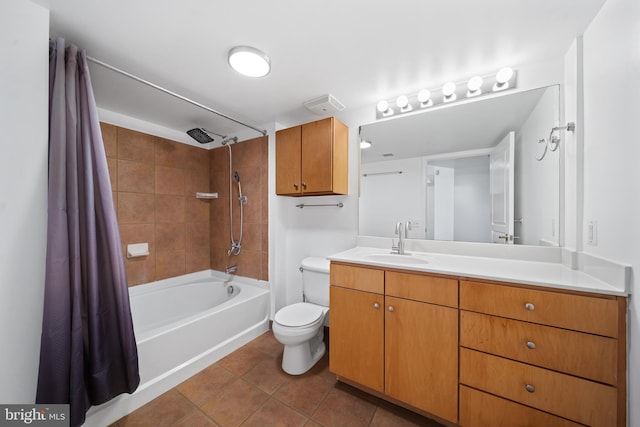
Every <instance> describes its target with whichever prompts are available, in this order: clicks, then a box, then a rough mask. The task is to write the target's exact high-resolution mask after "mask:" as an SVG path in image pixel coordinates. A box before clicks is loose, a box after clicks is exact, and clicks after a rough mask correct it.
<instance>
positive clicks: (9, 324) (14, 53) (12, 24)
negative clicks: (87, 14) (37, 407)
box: [0, 0, 49, 403]
mask: <svg viewBox="0 0 640 427" xmlns="http://www.w3.org/2000/svg"><path fill="white" fill-rule="evenodd" d="M48 40H49V11H48V10H46V9H44V8H42V7H40V6H37V5H35V4H33V3H31V2H30V1H24V0H4V1H3V3H2V13H0V58H2V60H1V63H2V65H1V66H0V141H1V142H0V236H2V237H1V238H0V343H2V344H0V345H1V346H2V350H1V351H0V378H2V380H1V381H0V402H2V403H30V402H34V401H35V391H36V382H37V375H38V362H39V355H40V332H41V330H42V301H43V296H44V293H43V292H44V264H45V250H46V225H47V224H46V220H47V214H46V210H47V162H48V159H47V156H48V143H47V135H48V75H49V72H48V70H49V55H48V49H49V42H48Z"/></svg>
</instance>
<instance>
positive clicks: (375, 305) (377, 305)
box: [373, 302, 380, 310]
mask: <svg viewBox="0 0 640 427" xmlns="http://www.w3.org/2000/svg"><path fill="white" fill-rule="evenodd" d="M373 308H375V309H376V310H377V309H379V308H380V304H378V303H377V302H376V303H374V304H373Z"/></svg>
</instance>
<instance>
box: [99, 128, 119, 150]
mask: <svg viewBox="0 0 640 427" xmlns="http://www.w3.org/2000/svg"><path fill="white" fill-rule="evenodd" d="M100 130H101V131H102V142H103V143H104V152H105V154H106V155H107V157H117V155H118V137H117V128H116V126H114V125H110V124H108V123H100Z"/></svg>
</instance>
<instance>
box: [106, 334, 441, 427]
mask: <svg viewBox="0 0 640 427" xmlns="http://www.w3.org/2000/svg"><path fill="white" fill-rule="evenodd" d="M281 360H282V345H281V344H280V343H278V342H277V341H276V339H275V338H274V337H273V334H272V333H271V332H270V331H269V332H267V333H265V334H263V335H261V336H260V337H258V338H256V339H255V340H253V341H251V342H250V343H248V344H247V345H245V346H244V347H241V348H240V349H238V350H236V351H235V352H233V353H231V354H230V355H229V356H227V357H225V358H223V359H221V360H220V361H218V362H217V363H215V364H213V365H211V366H209V367H208V368H207V369H205V370H203V371H201V372H200V373H198V374H197V375H195V376H193V377H191V378H189V379H188V380H186V381H185V382H183V383H181V384H179V385H178V386H177V387H175V388H173V389H171V390H169V391H168V392H166V393H164V394H163V395H161V396H160V397H158V398H156V399H155V400H153V401H151V402H149V403H147V404H146V405H145V406H143V407H141V408H139V409H138V410H136V411H135V412H133V413H131V414H129V415H127V416H126V417H123V418H121V419H120V420H118V421H117V422H116V423H114V424H113V425H112V427H134V426H135V427H138V426H153V427H159V426H163V427H209V426H224V427H226V426H243V427H252V426H257V427H270V426H344V427H357V426H378V427H381V426H385V427H392V426H398V427H402V426H427V427H442V425H441V424H438V423H436V422H434V421H432V420H429V419H427V418H423V417H420V416H418V415H416V414H414V413H412V412H410V411H407V410H405V409H403V408H400V407H397V406H395V405H392V404H390V403H387V402H385V401H383V400H380V399H377V398H375V397H372V396H369V395H367V394H365V393H362V392H360V391H359V390H357V389H354V388H352V387H350V386H347V385H345V384H343V383H340V382H337V381H336V379H335V376H334V375H333V374H332V373H330V372H329V359H328V356H327V355H325V356H324V358H322V359H321V360H320V362H318V363H317V364H316V365H315V366H314V367H313V368H312V369H311V370H310V371H309V372H307V373H305V374H304V375H300V376H290V375H287V374H286V373H285V372H284V371H283V370H282V368H281V366H280V363H281Z"/></svg>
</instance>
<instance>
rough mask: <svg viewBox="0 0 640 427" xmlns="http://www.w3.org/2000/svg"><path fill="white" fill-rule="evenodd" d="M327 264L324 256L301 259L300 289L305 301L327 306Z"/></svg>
mask: <svg viewBox="0 0 640 427" xmlns="http://www.w3.org/2000/svg"><path fill="white" fill-rule="evenodd" d="M329 264H330V262H329V260H328V259H326V258H319V257H309V258H305V259H303V260H302V264H301V265H300V267H301V268H302V291H303V292H304V296H305V300H306V301H307V302H310V303H313V304H317V305H322V306H325V307H329Z"/></svg>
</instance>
